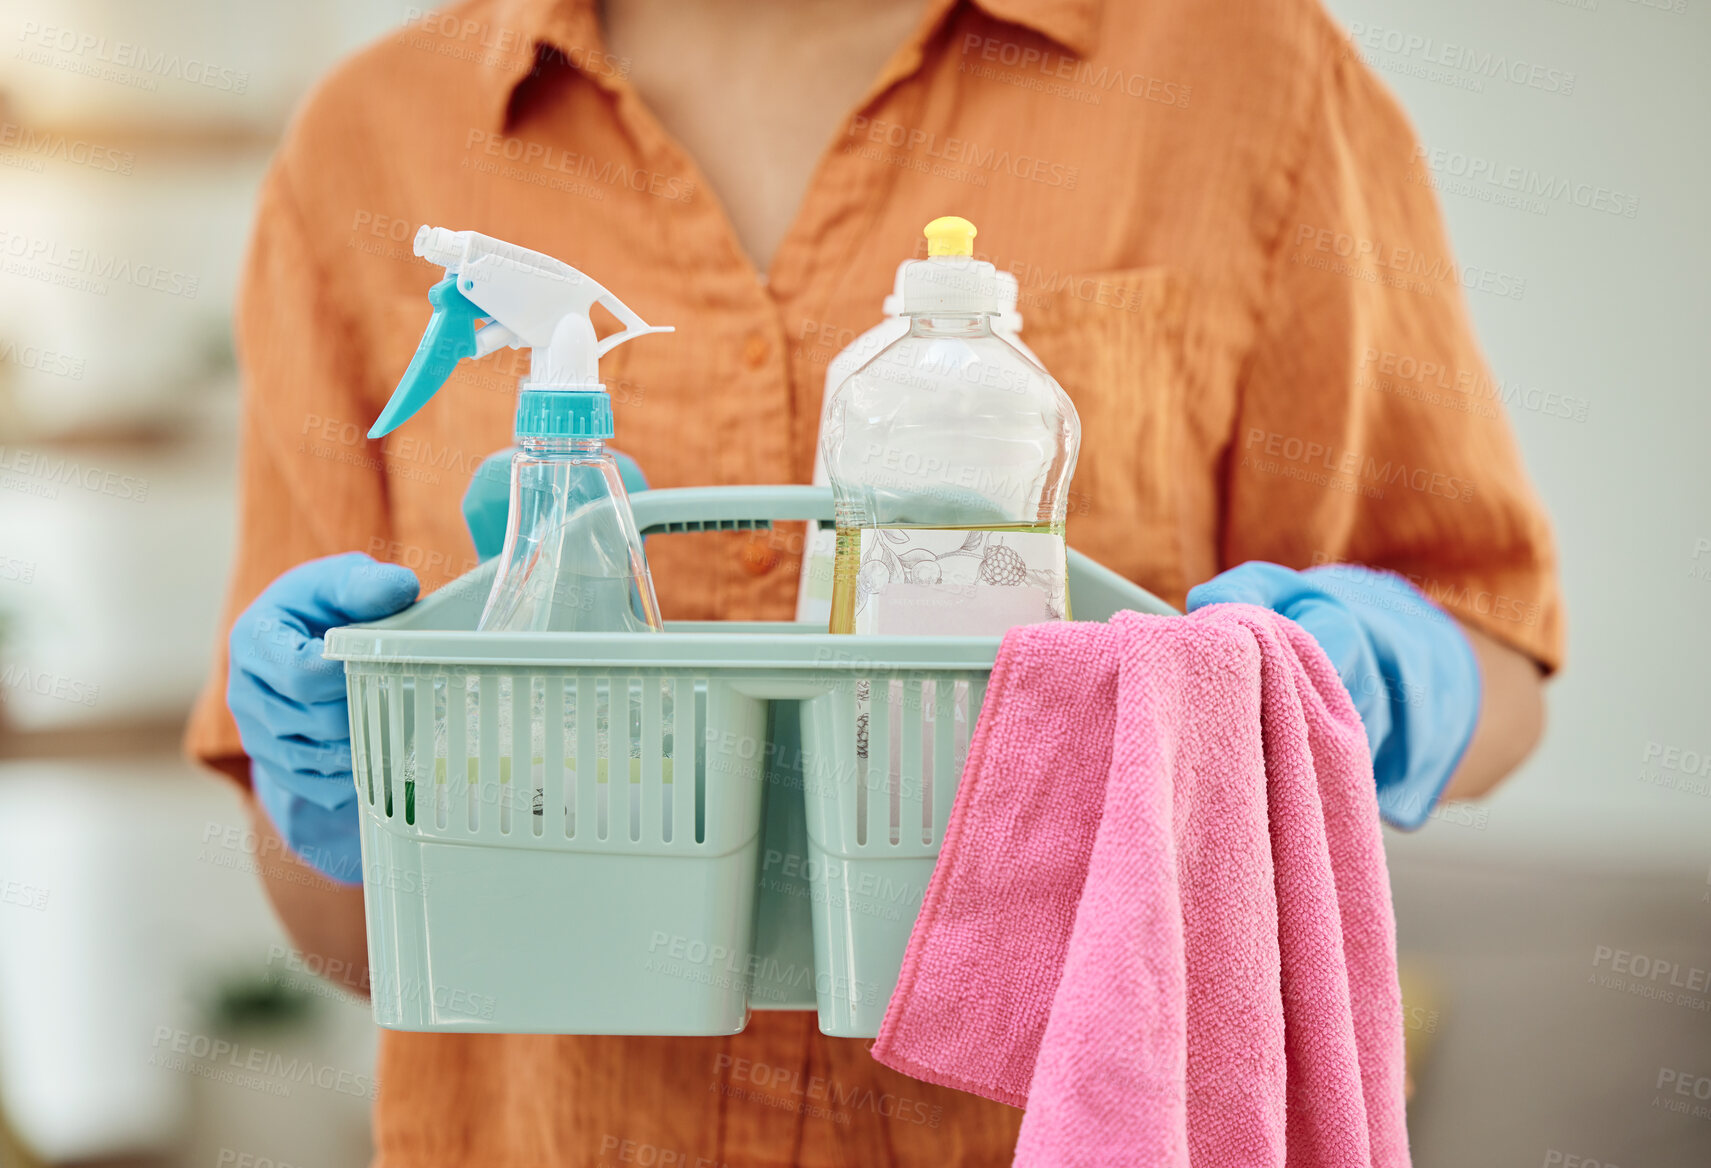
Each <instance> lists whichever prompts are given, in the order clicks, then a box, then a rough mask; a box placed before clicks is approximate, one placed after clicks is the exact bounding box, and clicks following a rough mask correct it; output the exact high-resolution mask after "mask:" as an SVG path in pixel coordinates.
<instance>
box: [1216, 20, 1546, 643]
mask: <svg viewBox="0 0 1711 1168" xmlns="http://www.w3.org/2000/svg"><path fill="white" fill-rule="evenodd" d="M1328 39H1330V38H1328ZM1323 72H1324V79H1323V81H1322V83H1321V85H1320V86H1319V89H1318V92H1317V93H1316V95H1315V97H1314V99H1313V101H1312V103H1311V106H1310V109H1311V113H1310V114H1309V116H1308V118H1307V121H1306V124H1305V126H1304V127H1303V131H1302V133H1301V135H1300V143H1301V144H1300V149H1299V151H1298V152H1297V154H1298V157H1299V158H1300V164H1299V167H1298V169H1297V171H1296V173H1295V174H1294V175H1293V178H1292V182H1293V192H1292V194H1291V195H1290V196H1289V198H1288V201H1287V203H1286V211H1285V213H1284V215H1283V217H1282V220H1281V224H1280V227H1279V228H1278V230H1277V232H1276V237H1275V238H1276V250H1275V253H1274V255H1273V256H1272V259H1271V265H1270V270H1269V273H1268V275H1267V283H1266V287H1265V291H1264V293H1263V294H1262V296H1261V298H1260V303H1259V306H1258V329H1257V334H1256V341H1255V343H1254V345H1253V348H1252V350H1251V351H1250V353H1249V354H1248V356H1247V359H1246V361H1245V363H1244V367H1243V371H1242V375H1241V385H1240V392H1239V397H1238V405H1237V414H1236V419H1235V429H1234V432H1233V434H1232V445H1231V449H1230V452H1229V460H1228V465H1227V476H1228V477H1227V481H1226V490H1225V510H1224V515H1223V529H1222V532H1221V548H1220V551H1221V557H1222V559H1223V562H1224V566H1225V567H1229V566H1233V565H1235V564H1239V563H1242V562H1245V561H1247V560H1270V561H1273V562H1276V563H1280V564H1284V565H1287V566H1290V567H1297V568H1299V567H1307V566H1310V565H1312V564H1316V563H1327V562H1352V563H1360V564H1366V565H1370V566H1373V567H1378V568H1385V569H1389V570H1391V571H1394V572H1397V573H1400V574H1401V575H1403V576H1406V577H1407V578H1408V579H1410V580H1411V581H1413V583H1414V584H1415V585H1416V586H1417V587H1419V588H1420V590H1421V591H1422V592H1424V593H1425V594H1426V595H1427V596H1428V597H1430V598H1431V599H1432V600H1433V601H1435V602H1436V603H1438V604H1439V605H1440V606H1442V607H1443V608H1445V609H1446V610H1448V611H1449V612H1451V613H1452V614H1454V615H1455V616H1457V617H1459V618H1460V619H1462V620H1463V621H1465V622H1466V623H1468V624H1470V625H1473V626H1476V627H1478V628H1479V629H1481V630H1483V631H1485V632H1487V633H1489V634H1490V635H1491V636H1493V637H1495V638H1497V639H1498V640H1500V641H1503V642H1505V643H1507V644H1509V645H1511V646H1513V647H1515V648H1516V649H1519V650H1520V651H1522V652H1524V653H1526V654H1528V655H1529V656H1531V657H1532V658H1534V659H1535V660H1537V661H1538V662H1539V663H1540V664H1541V665H1543V666H1544V667H1546V668H1547V669H1555V668H1556V667H1557V666H1558V665H1560V663H1561V660H1562V637H1563V634H1562V613H1561V602H1560V598H1559V595H1558V586H1557V580H1556V564H1555V551H1554V549H1553V547H1552V540H1551V534H1550V528H1549V523H1548V520H1547V518H1546V516H1545V513H1544V510H1543V507H1542V506H1541V504H1540V502H1539V500H1538V498H1537V496H1536V495H1535V494H1534V492H1533V489H1532V487H1531V485H1530V484H1529V482H1528V480H1527V476H1526V472H1525V469H1524V467H1523V466H1522V462H1521V457H1520V453H1519V451H1518V450H1517V448H1516V445H1515V441H1514V437H1513V435H1512V434H1511V432H1510V429H1509V425H1508V421H1507V419H1506V417H1505V415H1504V411H1503V400H1502V394H1501V392H1500V388H1501V387H1500V386H1499V385H1498V384H1497V382H1496V381H1494V380H1493V378H1492V376H1491V374H1490V372H1489V370H1488V369H1487V367H1486V364H1485V361H1484V358H1483V357H1482V355H1481V353H1480V350H1479V346H1478V343H1477V341H1476V340H1475V338H1474V335H1473V329H1472V326H1471V323H1470V321H1469V319H1468V313H1467V307H1466V303H1465V301H1464V299H1463V289H1464V287H1468V288H1479V289H1480V290H1481V292H1482V293H1489V294H1492V295H1499V296H1504V295H1507V296H1510V297H1515V298H1518V297H1520V296H1522V295H1524V294H1525V285H1524V283H1522V282H1520V281H1518V280H1517V279H1516V278H1514V277H1512V276H1509V275H1507V274H1505V273H1501V272H1492V271H1489V270H1487V269H1481V268H1471V267H1466V268H1464V267H1459V266H1457V265H1456V264H1455V262H1454V260H1453V258H1452V255H1451V252H1450V249H1449V243H1448V240H1447V238H1446V236H1445V232H1444V228H1443V223H1442V220H1441V218H1440V215H1439V211H1438V206H1437V202H1436V199H1435V197H1434V193H1433V191H1432V189H1431V187H1430V186H1429V185H1426V180H1427V177H1428V176H1429V173H1430V172H1429V171H1426V170H1425V168H1423V167H1420V166H1418V164H1417V157H1418V156H1417V146H1416V139H1415V136H1414V134H1413V131H1412V129H1411V128H1410V126H1409V125H1408V122H1407V120H1406V118H1405V117H1404V116H1403V114H1402V112H1401V110H1400V108H1399V107H1398V105H1397V103H1396V101H1395V99H1394V98H1393V97H1392V96H1391V95H1390V94H1389V92H1388V91H1386V90H1385V88H1384V87H1383V86H1382V85H1380V84H1379V82H1378V81H1377V80H1376V79H1375V78H1374V77H1373V76H1372V74H1371V73H1370V72H1368V70H1367V68H1366V66H1365V65H1364V64H1363V63H1362V62H1361V61H1360V60H1359V59H1358V57H1356V56H1355V55H1354V53H1353V51H1352V50H1351V49H1348V48H1347V47H1346V46H1345V45H1344V44H1342V43H1341V42H1340V41H1334V40H1333V42H1332V48H1331V49H1330V59H1329V60H1328V61H1327V62H1326V64H1325V66H1324V69H1323Z"/></svg>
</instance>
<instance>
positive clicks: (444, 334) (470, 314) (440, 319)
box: [368, 276, 498, 438]
mask: <svg viewBox="0 0 1711 1168" xmlns="http://www.w3.org/2000/svg"><path fill="white" fill-rule="evenodd" d="M428 302H429V303H430V304H432V305H433V306H434V315H433V316H432V318H430V319H429V321H428V330H427V331H426V332H424V333H423V334H422V342H421V344H419V345H417V346H416V355H415V356H414V357H412V358H410V367H409V368H408V369H406V370H404V376H403V377H402V378H401V379H400V380H399V382H398V388H397V389H395V390H393V391H392V398H391V400H390V401H388V402H387V403H386V408H385V409H384V410H382V411H381V412H380V417H379V418H378V419H376V421H375V423H374V425H373V426H371V427H369V431H368V436H369V437H370V438H381V437H384V436H385V435H387V434H390V433H391V432H392V431H394V430H396V429H397V428H398V427H399V426H401V425H403V424H404V423H405V422H407V421H409V420H410V419H411V418H412V417H414V416H415V414H416V411H417V410H420V409H421V408H422V407H423V406H425V405H427V404H428V401H429V399H431V398H432V397H433V396H434V395H435V394H436V393H438V392H439V391H440V387H441V386H443V385H444V384H445V383H446V378H448V377H450V376H451V374H452V370H453V369H454V368H455V367H456V366H457V363H458V362H459V361H462V360H463V359H464V358H466V357H474V356H475V355H476V350H477V343H476V330H475V322H476V321H477V320H484V319H486V317H487V314H486V313H484V312H482V311H481V309H480V308H478V307H477V306H476V305H475V304H474V303H473V302H472V301H471V300H470V299H469V298H468V297H466V296H464V294H463V293H462V292H459V291H458V289H457V277H455V276H448V277H447V278H446V279H444V280H441V281H440V282H439V283H438V284H435V285H434V286H433V287H432V288H430V289H429V290H428ZM489 327H491V326H489ZM486 331H487V329H483V330H482V332H486ZM497 347H498V346H492V348H489V349H488V352H492V350H493V348H497Z"/></svg>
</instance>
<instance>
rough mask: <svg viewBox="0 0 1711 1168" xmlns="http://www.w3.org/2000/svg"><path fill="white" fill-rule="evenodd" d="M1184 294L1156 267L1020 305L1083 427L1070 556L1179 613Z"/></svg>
mask: <svg viewBox="0 0 1711 1168" xmlns="http://www.w3.org/2000/svg"><path fill="white" fill-rule="evenodd" d="M1185 292H1186V290H1185V284H1184V281H1183V279H1182V278H1181V276H1180V274H1179V273H1177V272H1175V271H1174V270H1171V269H1166V268H1156V267H1155V268H1129V269H1124V270H1120V271H1108V272H1098V273H1092V274H1088V275H1082V276H1075V277H1069V278H1065V279H1062V280H1059V281H1057V282H1056V283H1055V284H1054V286H1053V287H1052V288H1050V289H1028V288H1026V287H1024V289H1023V291H1022V297H1021V310H1022V315H1023V321H1024V326H1023V330H1022V339H1023V340H1024V341H1025V342H1027V344H1028V347H1029V348H1031V349H1033V350H1034V352H1035V353H1037V354H1038V355H1039V358H1040V361H1041V363H1042V364H1044V365H1045V367H1046V369H1047V371H1048V372H1050V373H1051V374H1052V376H1053V377H1054V378H1056V379H1057V382H1058V384H1059V385H1061V386H1063V388H1064V391H1065V392H1066V393H1068V394H1069V397H1070V400H1071V401H1072V402H1074V403H1075V409H1076V413H1077V414H1079V415H1080V418H1081V455H1080V458H1079V459H1078V460H1077V462H1076V468H1075V476H1074V478H1073V479H1072V480H1071V483H1070V499H1069V542H1070V544H1071V545H1072V546H1073V547H1075V548H1076V549H1077V550H1079V551H1081V552H1083V553H1085V554H1086V555H1089V556H1092V557H1093V558H1094V559H1095V560H1098V561H1099V562H1100V563H1102V564H1104V565H1105V566H1106V567H1108V568H1110V569H1112V570H1113V571H1115V572H1119V573H1121V574H1122V575H1124V576H1126V577H1128V578H1129V579H1130V580H1133V581H1135V582H1137V583H1139V584H1140V585H1142V586H1143V587H1145V588H1147V589H1149V590H1151V591H1153V592H1155V593H1157V594H1158V595H1160V596H1162V597H1164V598H1166V599H1168V600H1171V601H1172V602H1173V603H1177V604H1180V603H1181V598H1182V596H1183V594H1184V593H1185V591H1186V589H1187V582H1186V581H1185V579H1184V565H1183V557H1182V544H1181V540H1182V532H1181V523H1182V517H1183V509H1182V497H1181V484H1182V478H1183V474H1184V471H1185V469H1186V468H1185V467H1184V466H1183V465H1182V461H1183V458H1182V453H1181V451H1182V443H1183V431H1184V426H1185V405H1186V402H1187V397H1188V394H1187V381H1188V372H1189V371H1188V368H1187V362H1186V360H1185V343H1184V336H1185V330H1186V324H1185V319H1186V294H1185Z"/></svg>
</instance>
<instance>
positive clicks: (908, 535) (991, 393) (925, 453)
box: [821, 216, 1081, 636]
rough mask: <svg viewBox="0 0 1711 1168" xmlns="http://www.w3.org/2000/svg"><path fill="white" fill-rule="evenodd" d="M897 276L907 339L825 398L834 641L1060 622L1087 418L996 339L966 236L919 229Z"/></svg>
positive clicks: (989, 276)
mask: <svg viewBox="0 0 1711 1168" xmlns="http://www.w3.org/2000/svg"><path fill="white" fill-rule="evenodd" d="M925 234H926V237H927V258H926V259H925V260H917V261H914V262H912V263H909V264H906V265H905V266H904V272H903V315H904V316H905V317H906V318H907V319H908V322H909V331H908V333H907V335H905V336H903V337H901V338H900V339H898V340H896V341H894V342H892V343H891V344H890V345H888V346H886V347H885V348H884V349H882V350H880V351H879V352H878V353H877V354H875V355H874V356H873V357H872V359H870V360H869V361H868V362H867V364H865V365H863V366H862V367H861V368H860V369H858V370H857V371H856V372H855V373H853V374H851V375H850V376H849V377H848V378H847V379H846V380H845V381H844V382H843V384H842V385H840V386H838V388H837V389H836V390H835V391H834V392H833V394H832V398H831V401H830V402H829V403H828V404H827V407H826V414H825V428H824V434H823V437H822V440H821V452H822V454H823V456H824V458H825V463H826V473H827V476H828V477H829V478H830V480H831V484H832V493H833V496H834V499H835V501H836V506H835V514H836V520H835V522H836V551H835V554H834V562H833V570H832V611H831V620H830V628H831V631H832V632H834V633H878V634H946V635H960V636H988V635H998V634H1002V633H1004V632H1006V631H1007V630H1009V629H1010V628H1012V627H1014V626H1016V625H1020V624H1031V623H1035V622H1039V621H1047V620H1062V619H1067V618H1068V617H1069V588H1068V562H1067V551H1066V545H1065V542H1064V520H1065V514H1066V511H1067V509H1068V503H1069V497H1068V488H1069V481H1070V476H1071V475H1072V474H1073V473H1074V471H1075V460H1076V455H1077V453H1078V451H1079V449H1080V445H1081V423H1080V420H1079V419H1078V418H1077V417H1076V413H1075V407H1074V406H1073V405H1072V404H1071V403H1070V400H1069V397H1068V395H1067V394H1065V393H1064V391H1063V389H1062V388H1061V387H1060V386H1059V385H1058V383H1057V382H1056V381H1054V380H1052V377H1051V375H1050V374H1048V373H1047V372H1046V371H1045V370H1044V369H1042V368H1041V367H1040V366H1039V365H1038V364H1036V363H1035V362H1033V361H1030V360H1029V359H1028V358H1027V357H1025V356H1023V355H1022V353H1021V352H1019V351H1018V350H1017V349H1016V347H1015V346H1014V345H1012V344H1010V343H1009V342H1008V341H1006V340H1004V339H1003V338H1001V337H999V336H998V335H997V334H996V333H995V332H994V331H993V318H994V317H995V316H996V315H997V314H998V313H999V311H1000V301H999V296H998V278H997V271H996V269H995V268H994V267H993V266H992V265H991V264H989V263H985V262H982V261H979V260H976V259H974V236H975V227H974V225H973V224H972V223H970V222H969V221H968V220H966V219H962V218H958V217H956V216H946V217H944V218H940V219H935V220H933V221H932V222H931V223H929V224H927V226H926V229H925Z"/></svg>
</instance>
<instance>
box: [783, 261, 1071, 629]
mask: <svg viewBox="0 0 1711 1168" xmlns="http://www.w3.org/2000/svg"><path fill="white" fill-rule="evenodd" d="M909 263H910V261H908V260H905V261H904V262H903V263H900V264H898V265H897V276H896V279H895V281H894V283H893V285H892V291H891V295H889V296H887V297H886V298H885V302H884V304H883V305H882V311H883V313H884V319H882V320H881V321H880V322H879V323H878V324H876V325H874V326H873V327H872V328H870V329H868V330H867V331H866V332H864V333H862V334H861V336H859V337H857V338H856V339H855V340H853V341H851V342H850V343H849V344H848V345H846V346H844V348H843V349H842V350H841V351H840V352H839V353H838V355H837V356H836V357H834V358H832V361H831V363H830V364H829V365H827V366H826V385H825V390H824V396H823V397H822V399H821V405H820V428H821V431H822V433H823V432H824V430H825V420H826V410H827V408H828V407H829V406H830V404H831V401H832V393H833V392H834V391H835V390H836V389H837V388H838V386H840V385H842V384H843V383H844V379H845V378H847V377H848V376H849V375H850V374H852V373H854V372H855V371H856V370H857V369H860V368H861V367H862V366H863V365H865V364H867V362H868V360H869V359H870V358H871V357H873V355H874V354H875V353H877V352H879V351H880V350H881V349H883V348H885V346H887V345H889V344H891V343H892V342H893V341H898V340H901V339H903V338H904V337H906V336H908V335H909V318H908V317H906V316H904V315H903V276H904V273H905V272H906V271H907V270H908V268H909ZM996 275H997V281H998V283H997V288H998V314H997V315H996V316H995V317H993V318H992V331H993V332H994V333H996V334H998V335H999V336H1001V337H1003V338H1004V339H1005V340H1006V341H1009V342H1010V343H1011V344H1012V345H1014V346H1016V348H1017V349H1018V350H1019V351H1020V352H1021V354H1022V355H1023V356H1024V357H1026V358H1027V359H1028V360H1030V361H1032V362H1034V364H1036V365H1038V364H1039V363H1040V360H1039V358H1038V357H1036V356H1034V353H1033V350H1032V349H1030V348H1028V346H1027V344H1026V342H1024V341H1023V340H1022V337H1021V332H1022V314H1021V312H1019V311H1018V309H1017V302H1018V301H1019V300H1020V293H1021V289H1020V286H1019V285H1018V283H1017V280H1016V277H1015V276H1014V275H1013V274H1011V273H1010V272H1006V271H1003V270H1002V269H1000V270H999V271H998V272H997V273H996ZM830 483H831V479H830V478H828V477H827V475H826V459H825V454H824V449H823V447H821V446H820V444H819V443H816V444H815V447H814V485H815V486H817V487H823V486H827V485H829V484H830ZM836 530H837V529H836V526H835V525H834V524H832V523H830V522H814V523H810V524H809V525H808V536H807V540H806V546H805V547H804V548H803V552H802V569H801V576H800V578H799V579H798V581H797V586H796V619H797V620H799V621H807V622H810V623H812V624H816V625H825V624H827V623H828V622H829V621H830V619H831V615H832V566H833V561H834V559H835V558H836V554H837V535H836Z"/></svg>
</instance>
